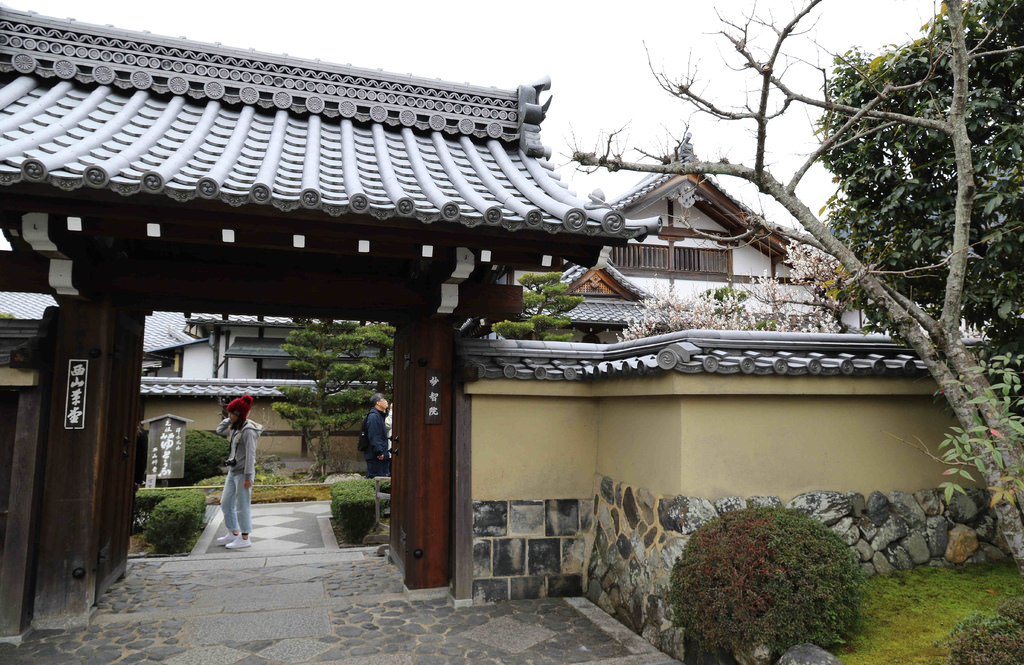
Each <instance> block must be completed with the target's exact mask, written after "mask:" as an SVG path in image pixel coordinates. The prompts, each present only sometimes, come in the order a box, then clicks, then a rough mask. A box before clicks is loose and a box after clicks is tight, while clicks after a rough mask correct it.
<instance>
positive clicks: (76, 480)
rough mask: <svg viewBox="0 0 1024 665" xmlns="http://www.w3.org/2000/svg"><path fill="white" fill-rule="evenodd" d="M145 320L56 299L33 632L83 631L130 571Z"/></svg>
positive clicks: (104, 307) (94, 304)
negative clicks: (101, 599) (99, 601)
mask: <svg viewBox="0 0 1024 665" xmlns="http://www.w3.org/2000/svg"><path fill="white" fill-rule="evenodd" d="M140 320H141V316H136V317H127V318H126V317H125V316H122V317H121V318H120V319H119V317H118V314H117V311H116V310H115V309H114V308H113V307H112V306H111V305H110V303H109V301H102V302H88V301H81V300H72V299H60V311H59V314H58V321H57V334H56V349H55V352H54V364H53V383H52V394H51V400H50V409H49V412H50V413H49V428H48V432H49V433H48V437H47V451H46V469H45V484H44V487H43V498H42V521H41V526H40V533H39V553H38V556H39V558H38V565H37V579H36V593H35V609H34V618H33V625H34V626H36V627H39V628H66V627H69V626H77V625H84V624H85V623H87V622H88V618H89V615H90V613H91V611H92V608H93V605H94V604H95V601H96V597H97V595H98V594H99V593H102V591H103V590H104V589H105V588H106V586H107V585H108V584H109V583H110V582H111V581H113V579H115V578H116V576H118V575H119V574H121V573H122V572H123V570H124V566H125V563H126V561H127V543H128V530H129V524H128V511H129V510H130V505H131V504H130V501H131V461H132V454H131V451H132V450H133V448H134V446H133V445H132V442H133V441H134V434H135V421H136V420H137V418H138V404H139V402H138V400H139V375H140V373H141V368H140V364H141V363H140V362H139V361H140V355H139V354H140V353H141V350H140V348H135V347H139V345H141V338H142V336H141V333H142V326H141V323H139V321H140ZM133 322H134V325H133ZM83 370H84V371H83ZM125 436H128V437H129V444H128V446H127V449H126V448H125V446H124V437H125Z"/></svg>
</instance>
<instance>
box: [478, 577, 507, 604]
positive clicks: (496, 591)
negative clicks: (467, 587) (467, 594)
mask: <svg viewBox="0 0 1024 665" xmlns="http://www.w3.org/2000/svg"><path fill="white" fill-rule="evenodd" d="M506 600H508V578H500V579H499V578H495V579H489V580H473V602H474V603H501V602H504V601H506Z"/></svg>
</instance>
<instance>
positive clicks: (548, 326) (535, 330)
mask: <svg viewBox="0 0 1024 665" xmlns="http://www.w3.org/2000/svg"><path fill="white" fill-rule="evenodd" d="M518 282H519V283H520V284H522V285H523V289H524V291H523V314H522V316H521V317H520V320H519V321H500V322H498V323H495V324H493V325H492V326H491V330H493V331H494V332H496V333H498V334H499V335H501V336H502V337H504V338H506V339H540V340H544V341H546V342H566V341H568V340H569V339H571V338H572V333H563V334H555V333H553V332H550V331H551V330H557V329H558V328H567V327H569V326H570V325H571V324H572V318H570V317H568V316H566V314H568V313H569V312H571V311H572V310H573V309H575V308H576V306H577V305H579V304H580V303H581V302H583V300H584V298H583V296H567V295H565V292H566V291H568V290H569V285H568V284H566V283H565V282H563V281H562V273H560V272H548V273H543V274H537V273H532V272H528V273H526V274H525V275H523V276H522V277H520V278H519V279H518Z"/></svg>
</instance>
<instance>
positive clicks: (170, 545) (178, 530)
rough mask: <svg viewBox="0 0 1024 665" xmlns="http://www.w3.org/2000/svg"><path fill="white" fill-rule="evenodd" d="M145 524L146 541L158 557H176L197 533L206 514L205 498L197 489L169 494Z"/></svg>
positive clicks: (151, 513)
mask: <svg viewBox="0 0 1024 665" xmlns="http://www.w3.org/2000/svg"><path fill="white" fill-rule="evenodd" d="M168 494H169V496H167V498H165V499H164V500H163V501H161V502H160V503H158V504H157V505H156V507H155V508H153V510H152V511H151V512H150V514H149V519H148V520H147V521H146V527H145V532H144V533H145V536H146V542H147V543H149V544H150V545H152V546H153V549H154V550H155V551H156V552H157V553H159V554H176V553H178V552H182V551H184V550H185V548H186V547H188V544H189V541H190V540H191V539H192V538H193V537H194V536H195V535H196V534H197V533H198V532H199V528H200V527H201V526H202V525H203V516H204V514H205V513H206V495H205V494H203V493H202V492H201V491H199V490H179V491H177V492H169V493H168Z"/></svg>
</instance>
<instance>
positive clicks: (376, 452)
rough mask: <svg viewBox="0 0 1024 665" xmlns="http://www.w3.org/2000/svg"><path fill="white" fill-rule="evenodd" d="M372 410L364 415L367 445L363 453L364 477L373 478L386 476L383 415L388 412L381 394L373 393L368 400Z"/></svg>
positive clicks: (386, 404) (387, 456)
mask: <svg viewBox="0 0 1024 665" xmlns="http://www.w3.org/2000/svg"><path fill="white" fill-rule="evenodd" d="M370 404H371V405H373V408H372V409H370V412H369V413H368V414H366V435H367V438H368V439H369V445H367V446H366V452H364V453H363V459H365V460H366V477H367V478H375V477H377V476H385V475H387V465H388V460H389V459H390V455H389V454H388V436H387V432H386V431H385V429H384V413H385V412H386V411H387V410H388V401H387V399H385V398H384V395H382V394H381V393H374V394H373V397H371V398H370Z"/></svg>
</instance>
